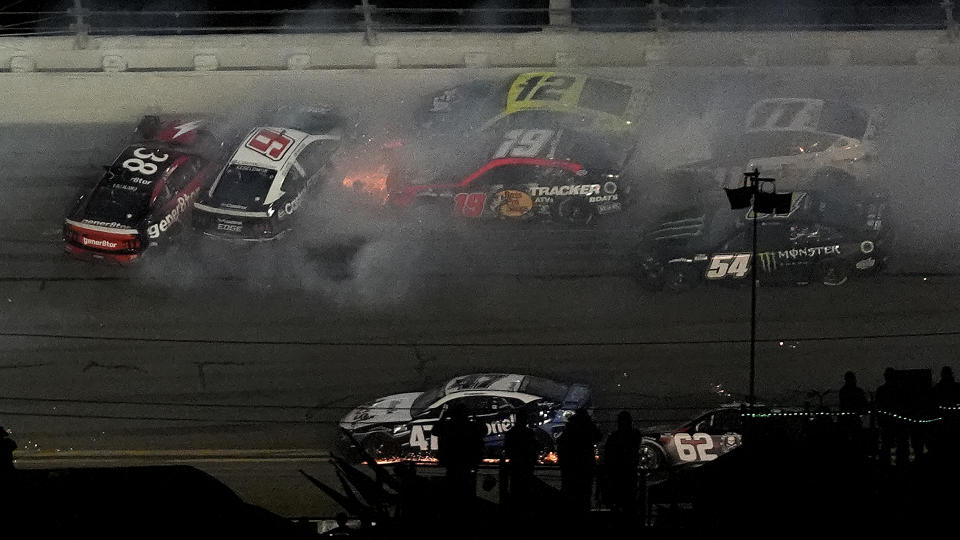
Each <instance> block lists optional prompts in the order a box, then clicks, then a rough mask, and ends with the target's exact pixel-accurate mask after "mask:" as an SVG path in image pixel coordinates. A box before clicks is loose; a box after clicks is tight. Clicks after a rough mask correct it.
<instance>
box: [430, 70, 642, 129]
mask: <svg viewBox="0 0 960 540" xmlns="http://www.w3.org/2000/svg"><path fill="white" fill-rule="evenodd" d="M642 105H643V93H641V92H640V91H638V89H637V88H635V87H634V86H631V85H629V84H625V83H622V82H616V81H611V80H607V79H601V78H598V77H592V76H586V75H576V74H571V73H558V72H554V71H532V72H529V73H522V74H520V75H518V76H516V77H513V78H511V79H508V80H505V81H504V80H500V81H489V80H487V81H474V82H471V83H467V84H464V85H460V86H456V87H453V88H448V89H446V90H443V91H441V92H438V93H437V94H434V95H433V96H431V97H430V98H429V99H428V100H427V101H426V103H424V104H423V105H422V106H421V107H420V108H418V109H417V112H416V122H417V125H418V126H419V128H420V130H421V134H422V135H427V136H428V135H445V134H456V133H464V132H467V131H473V130H476V129H497V130H502V129H504V128H508V129H509V128H516V127H527V126H528V125H536V126H538V127H542V126H545V125H548V126H550V127H555V128H562V127H572V128H578V129H582V130H588V131H589V130H595V131H602V132H604V133H611V134H618V133H622V134H624V135H629V134H631V133H632V132H633V129H634V127H635V126H636V122H637V118H638V117H639V113H640V109H641V107H642Z"/></svg>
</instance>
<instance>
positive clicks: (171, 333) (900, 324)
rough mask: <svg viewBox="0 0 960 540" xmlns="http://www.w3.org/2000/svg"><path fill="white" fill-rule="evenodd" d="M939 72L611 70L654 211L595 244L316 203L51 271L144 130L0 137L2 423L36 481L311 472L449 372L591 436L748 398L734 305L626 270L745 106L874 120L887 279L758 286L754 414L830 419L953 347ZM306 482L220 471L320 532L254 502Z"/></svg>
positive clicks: (23, 128) (568, 233)
mask: <svg viewBox="0 0 960 540" xmlns="http://www.w3.org/2000/svg"><path fill="white" fill-rule="evenodd" d="M951 73H952V72H944V71H941V70H939V68H936V69H935V68H919V67H918V68H857V69H853V68H851V69H845V70H844V69H839V68H831V69H827V68H823V69H813V68H812V69H804V70H789V69H772V68H771V69H763V70H746V69H733V70H726V71H719V70H710V69H697V70H661V71H656V70H650V71H641V70H637V72H636V73H633V72H630V71H626V72H624V71H620V72H617V74H616V75H617V76H618V77H617V78H626V79H631V78H636V80H638V81H642V82H643V83H644V84H646V85H648V86H649V88H650V95H649V99H648V107H647V109H646V110H647V112H646V117H645V118H644V121H643V122H641V123H642V125H643V126H644V127H643V132H642V134H641V138H640V158H639V160H638V163H637V165H635V169H634V172H635V174H636V175H638V176H642V177H643V182H644V183H645V185H646V188H645V189H646V190H647V191H646V195H645V198H644V200H643V201H642V202H641V204H640V205H639V207H638V208H635V209H634V210H633V211H632V213H631V214H629V215H628V216H625V217H623V218H620V219H618V220H611V221H610V222H609V223H606V224H602V225H601V226H599V227H597V228H596V229H594V230H588V231H577V230H572V229H568V228H563V227H557V226H551V225H549V224H543V225H542V226H541V225H537V226H532V227H527V228H524V229H523V230H516V231H515V230H504V229H503V228H502V227H496V226H493V227H486V228H481V229H477V230H466V229H464V228H462V227H459V228H452V229H441V230H439V231H437V232H434V233H430V234H419V233H418V234H414V233H411V232H410V231H408V230H407V229H405V228H404V227H403V226H402V222H399V221H397V220H396V219H394V218H393V217H383V216H381V215H380V214H379V213H378V212H377V211H376V210H375V209H373V208H370V207H366V206H363V205H356V204H355V203H354V202H353V200H352V199H349V198H348V197H344V196H343V193H342V192H340V191H338V190H337V188H336V186H331V187H330V188H328V189H327V190H326V191H324V192H323V193H322V194H318V195H316V197H315V199H314V202H317V203H318V204H317V205H315V206H314V209H313V210H310V211H308V212H307V213H305V214H304V215H302V216H300V219H301V222H302V227H301V229H300V230H299V231H298V232H297V233H295V234H292V235H290V236H289V237H287V238H284V239H283V241H281V242H278V243H276V244H273V245H268V246H253V247H245V248H242V249H241V248H236V247H233V246H224V245H219V244H217V243H212V242H208V241H201V239H198V238H193V237H189V236H188V237H185V238H184V239H183V241H182V242H180V243H179V244H178V245H177V246H175V247H173V248H171V249H170V250H169V251H167V252H165V253H163V254H149V253H148V255H152V256H148V257H147V258H145V259H144V261H143V264H141V265H138V266H137V267H134V268H126V269H121V268H111V267H105V266H102V265H91V264H88V263H83V262H80V261H74V260H70V259H67V258H66V257H65V256H63V255H62V253H61V247H60V244H59V235H60V228H61V223H62V221H61V220H62V218H63V215H64V211H65V209H66V207H67V206H68V205H69V203H70V201H71V199H72V197H73V196H74V195H75V193H76V191H77V189H80V188H81V187H83V186H85V185H87V184H88V183H89V182H90V181H91V179H93V178H95V177H96V175H97V172H98V169H99V166H100V165H101V164H102V163H107V162H109V161H111V160H112V159H113V157H114V156H115V153H116V152H117V151H118V150H119V148H120V146H121V145H122V144H123V141H124V137H126V136H127V135H128V134H129V133H130V130H131V128H132V125H133V124H134V123H135V121H136V119H135V118H131V121H130V124H129V125H126V124H124V125H114V124H111V125H103V124H97V123H96V122H95V119H91V123H90V124H88V125H57V126H39V125H8V126H4V127H3V129H2V131H0V162H2V164H3V169H2V170H0V185H2V188H3V194H4V195H3V198H2V200H0V291H2V294H0V305H2V306H3V309H2V310H0V330H2V332H3V336H2V337H0V351H2V352H0V420H2V423H3V424H4V425H5V426H7V427H9V428H12V430H13V435H14V437H15V438H16V439H17V440H18V442H19V443H20V444H21V447H23V448H24V450H23V452H24V453H23V454H22V455H23V456H24V458H25V459H26V458H27V457H28V456H29V459H30V460H33V461H32V463H34V464H36V463H38V462H40V463H42V462H43V460H44V459H46V458H47V457H56V456H57V455H58V454H60V455H64V456H69V455H71V454H70V453H71V452H74V453H75V452H103V451H108V450H109V451H121V452H127V453H129V454H130V455H136V453H137V452H143V451H147V450H149V451H157V450H169V451H174V452H182V453H184V454H185V455H194V454H196V453H197V452H201V453H202V452H204V451H233V450H237V451H240V450H251V449H260V450H269V451H288V450H289V451H309V452H311V453H312V454H311V455H316V456H323V455H324V454H325V453H326V452H329V451H330V450H331V448H332V444H331V443H332V440H333V436H334V426H335V422H336V420H337V419H338V418H339V417H340V416H342V415H343V414H344V413H345V412H346V411H347V410H348V409H349V408H351V407H352V406H354V405H356V404H358V403H361V402H363V401H366V400H368V399H370V398H373V397H375V396H378V395H383V394H387V393H394V392H400V391H409V390H414V389H425V388H426V387H428V386H429V385H431V384H435V383H439V382H441V381H443V380H445V379H447V378H448V377H451V376H453V375H457V374H462V373H469V372H477V371H501V370H502V371H511V372H521V373H535V374H539V375H544V376H549V377H552V378H555V379H557V380H562V381H579V382H585V383H588V384H590V385H591V386H592V387H593V389H594V393H595V403H596V406H597V416H598V418H599V419H600V420H601V421H603V422H605V423H606V422H607V421H608V420H609V419H610V417H611V416H612V414H614V413H615V412H616V411H617V410H619V409H621V408H629V409H633V410H635V411H636V412H635V415H636V416H637V417H639V418H640V419H641V420H642V423H643V424H644V425H651V424H658V423H671V422H674V421H679V420H681V419H683V418H688V417H689V416H690V415H692V414H693V413H694V412H695V411H696V410H698V409H700V408H702V407H707V406H710V405H711V404H714V403H718V402H722V401H724V400H727V399H729V398H728V397H727V396H730V395H733V396H742V395H744V394H745V393H746V391H747V382H748V378H747V368H748V356H747V354H748V351H749V343H748V338H749V290H748V289H747V288H725V287H712V288H702V289H697V290H693V291H689V292H685V293H682V294H677V295H673V294H667V293H651V292H647V291H644V290H642V289H640V288H639V287H638V286H637V285H636V284H635V283H634V281H633V279H632V277H631V276H630V272H631V262H632V260H633V254H634V250H635V244H636V239H637V237H638V235H639V233H640V231H642V230H643V229H644V227H645V226H647V225H648V220H649V216H652V215H655V214H656V213H657V212H658V211H662V210H665V209H667V208H669V207H670V205H673V204H676V203H677V196H676V194H675V192H674V191H673V190H672V186H669V185H665V184H664V183H663V182H658V181H657V174H656V171H657V170H658V169H660V168H664V167H668V166H670V165H675V164H677V163H680V162H682V161H684V160H686V159H691V158H697V157H703V155H704V154H705V153H706V149H707V148H709V145H710V143H711V142H712V141H715V140H716V139H717V138H718V137H721V136H722V135H723V133H726V132H729V131H730V130H731V129H734V126H735V124H736V119H737V118H740V117H742V115H743V113H744V111H745V110H746V108H747V107H749V105H750V104H751V103H752V102H753V101H755V100H756V99H760V98H764V97H771V96H801V97H804V96H812V97H832V98H838V97H839V98H842V99H847V100H851V101H857V102H862V103H870V104H875V105H879V106H881V107H882V108H883V110H884V112H885V117H886V119H885V123H884V127H883V132H882V136H881V141H882V142H881V157H880V158H879V159H878V161H877V163H876V167H877V169H876V174H875V177H874V178H873V181H875V182H876V183H877V184H878V186H883V187H885V188H887V189H888V190H889V191H890V193H891V198H892V200H893V201H894V208H895V215H896V217H897V226H898V229H897V239H896V244H895V248H894V253H893V260H892V262H891V265H890V267H889V269H888V271H887V273H885V274H884V275H881V276H877V277H875V278H871V279H862V280H855V281H850V282H849V283H847V284H846V285H844V286H842V287H824V286H817V285H811V286H807V287H776V288H773V287H761V289H760V291H759V300H758V304H759V308H758V309H759V311H758V318H759V325H758V331H757V335H758V338H759V339H760V342H759V344H758V346H757V379H756V385H757V394H758V396H760V398H761V399H763V400H766V401H771V402H781V403H789V404H798V403H801V402H802V401H804V400H805V399H809V398H808V393H809V392H810V391H817V392H823V391H825V390H827V389H834V392H833V393H832V394H827V397H826V400H827V402H828V403H829V402H831V401H832V400H833V399H835V389H837V388H839V386H840V384H841V380H842V375H843V372H844V371H846V370H848V369H852V370H854V371H856V372H858V374H859V375H860V382H861V385H862V386H864V387H865V388H867V389H872V388H875V387H876V386H877V385H878V384H879V383H880V382H881V381H880V375H881V373H882V371H883V369H884V368H886V367H888V366H892V367H897V368H908V367H909V368H914V367H924V368H926V367H928V368H931V369H934V370H938V369H939V366H941V365H944V364H949V363H951V362H953V360H954V351H955V350H956V348H957V346H958V344H960V314H958V309H957V308H958V293H957V292H956V291H957V284H958V282H960V280H958V278H957V276H956V273H957V271H958V270H960V268H958V265H957V262H956V261H957V253H958V249H957V248H958V232H957V231H960V228H958V225H960V223H958V222H960V214H958V213H957V212H956V210H955V207H956V200H955V198H954V197H955V193H954V191H955V186H956V185H957V182H956V165H955V161H954V160H955V157H954V155H955V149H956V148H957V147H958V144H957V143H958V142H960V141H958V133H957V130H956V127H955V122H954V121H953V119H952V118H951V116H950V115H949V114H943V112H944V111H951V110H953V105H954V104H955V103H956V102H957V100H958V98H960V95H958V94H960V88H957V87H956V85H955V84H954V81H955V77H952V76H951ZM422 84H423V88H424V92H425V93H426V92H427V91H429V90H432V89H433V88H434V85H431V81H430V80H427V79H425V80H424V81H423V83H422ZM383 91H384V92H386V90H383ZM387 102H388V100H383V99H380V100H374V101H373V102H372V103H375V104H376V105H375V106H371V112H370V116H369V117H373V118H376V117H377V115H378V114H379V113H378V110H379V109H377V107H383V108H384V112H383V114H384V115H387V114H388V113H387V109H388V108H389V109H390V111H389V114H394V115H395V114H398V113H397V110H396V108H395V107H391V106H389V105H387ZM401 112H402V111H401ZM345 245H347V246H352V247H356V248H357V251H356V252H354V251H352V250H351V249H352V248H351V249H344V248H343V246H345ZM344 253H346V254H347V255H349V256H350V257H348V258H347V259H343V255H344ZM342 260H347V261H348V264H347V265H346V266H344V265H342V264H340V262H341V261H342ZM344 269H347V270H349V276H347V277H344V276H343V275H341V273H342V272H341V271H342V270H344ZM814 399H816V398H814ZM228 453H229V452H228ZM311 459H315V461H316V463H319V464H322V463H321V461H322V458H320V457H317V458H311ZM147 461H149V460H147ZM160 461H162V460H160ZM51 463H54V464H55V462H51ZM311 463H313V462H311ZM31 466H35V465H31ZM298 466H299V465H297V462H296V460H294V461H293V462H291V463H290V464H289V465H276V464H275V465H274V467H276V468H275V469H271V471H273V472H271V473H270V474H269V475H264V474H262V472H253V471H254V470H256V469H257V468H256V467H249V468H248V467H241V468H239V469H237V468H233V469H230V468H229V467H228V466H226V465H216V466H215V467H213V468H214V469H215V470H217V471H219V473H220V477H221V478H222V479H224V480H226V481H227V482H228V484H231V485H234V486H243V488H242V490H241V491H242V492H243V494H244V495H245V496H248V498H249V499H251V502H257V501H263V502H264V503H265V504H267V505H268V507H270V508H273V509H275V510H277V511H280V512H282V513H284V514H286V515H305V514H311V513H314V514H315V513H323V512H324V511H325V510H329V512H327V513H328V514H329V513H333V511H334V509H333V508H332V507H331V506H329V503H323V502H317V500H314V499H310V500H309V501H307V497H304V496H302V494H298V495H292V494H291V495H289V496H284V495H283V492H282V490H281V489H280V487H279V486H278V485H277V482H276V481H275V480H271V481H267V480H264V481H262V482H261V481H259V480H257V479H258V478H262V477H265V476H270V477H272V478H274V479H276V478H290V479H291V482H292V481H293V478H294V477H295V476H296V475H297V473H296V472H295V470H296V468H297V467H298ZM318 466H319V465H318ZM284 467H285V468H284ZM227 469H229V470H227ZM280 469H283V471H284V472H277V471H279V470H280ZM215 474H217V473H215ZM318 497H319V495H318ZM298 501H300V502H298ZM324 504H326V506H324ZM298 505H299V506H298Z"/></svg>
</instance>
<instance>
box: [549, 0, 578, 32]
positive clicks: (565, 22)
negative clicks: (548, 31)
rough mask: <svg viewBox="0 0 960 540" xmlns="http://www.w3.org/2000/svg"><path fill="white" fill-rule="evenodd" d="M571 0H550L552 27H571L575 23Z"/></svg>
mask: <svg viewBox="0 0 960 540" xmlns="http://www.w3.org/2000/svg"><path fill="white" fill-rule="evenodd" d="M570 4H571V0H550V27H551V28H569V27H570V26H572V25H573V12H572V11H571V10H570Z"/></svg>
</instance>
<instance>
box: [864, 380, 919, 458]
mask: <svg viewBox="0 0 960 540" xmlns="http://www.w3.org/2000/svg"><path fill="white" fill-rule="evenodd" d="M895 373H896V370H894V369H893V368H887V369H886V370H884V372H883V384H882V385H880V386H879V387H878V388H877V393H876V400H875V403H874V407H873V408H874V411H875V413H876V415H877V427H879V428H880V464H881V465H890V451H891V450H893V449H894V448H896V457H897V465H898V466H906V465H907V463H908V462H909V461H910V446H909V443H910V441H909V439H910V437H909V436H910V432H909V430H908V429H907V427H906V425H904V423H903V422H902V421H901V420H900V419H898V418H896V416H894V415H899V414H902V413H903V407H902V396H901V395H900V394H901V392H900V390H899V388H897V386H896V384H895V381H894V380H893V379H894V375H895Z"/></svg>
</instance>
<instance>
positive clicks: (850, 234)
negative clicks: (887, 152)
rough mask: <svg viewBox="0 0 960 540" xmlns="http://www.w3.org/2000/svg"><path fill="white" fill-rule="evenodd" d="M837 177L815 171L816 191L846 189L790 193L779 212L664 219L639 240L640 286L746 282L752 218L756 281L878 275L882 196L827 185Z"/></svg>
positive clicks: (884, 243)
mask: <svg viewBox="0 0 960 540" xmlns="http://www.w3.org/2000/svg"><path fill="white" fill-rule="evenodd" d="M844 175H847V173H845V172H843V171H840V170H823V171H820V172H819V173H818V175H817V176H819V177H820V179H819V180H815V181H814V183H815V184H816V185H821V184H824V183H831V182H840V184H839V185H845V186H847V187H846V188H845V189H843V190H839V189H834V190H822V191H796V192H793V195H792V199H791V206H790V210H789V212H788V213H786V214H773V215H770V214H760V215H759V216H756V215H755V214H754V212H753V209H752V208H750V209H747V210H729V209H727V208H725V207H724V206H721V205H716V206H713V207H712V208H713V209H712V210H708V211H704V210H703V209H693V210H690V211H688V212H681V213H679V214H677V215H673V216H671V218H670V219H669V220H667V221H664V222H663V223H661V225H660V226H659V227H658V228H657V229H656V230H654V231H652V232H651V233H649V234H648V235H647V237H646V238H645V239H644V242H643V247H642V248H641V251H642V253H641V261H640V268H639V278H640V281H641V283H642V284H644V285H645V286H647V287H648V288H651V289H661V288H663V287H666V288H667V289H670V290H673V291H679V290H684V289H688V288H690V287H693V286H696V285H698V284H700V283H703V282H719V283H737V282H743V283H749V282H750V277H751V273H750V272H751V268H752V267H753V265H752V264H751V258H752V252H753V249H752V247H753V227H752V224H753V221H754V220H755V219H759V221H758V222H757V259H758V260H757V261H756V263H757V268H758V270H759V275H758V276H757V277H758V281H759V282H761V283H764V284H767V283H772V284H777V283H779V284H807V283H812V282H821V283H823V284H824V285H842V284H843V283H845V282H846V281H847V279H848V278H849V277H850V276H852V275H855V274H865V273H873V272H876V271H878V270H879V269H880V267H881V266H882V265H883V263H884V262H885V261H886V257H887V248H888V245H889V243H890V241H891V240H892V232H891V228H890V224H889V215H888V213H889V212H888V208H887V199H886V196H885V195H883V194H879V193H870V194H864V193H861V192H860V190H859V189H857V188H856V187H855V185H854V184H853V183H852V181H850V180H849V179H848V180H845V181H838V180H834V179H835V178H837V177H838V176H844Z"/></svg>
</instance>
